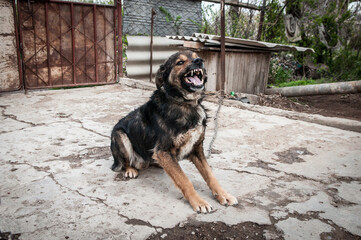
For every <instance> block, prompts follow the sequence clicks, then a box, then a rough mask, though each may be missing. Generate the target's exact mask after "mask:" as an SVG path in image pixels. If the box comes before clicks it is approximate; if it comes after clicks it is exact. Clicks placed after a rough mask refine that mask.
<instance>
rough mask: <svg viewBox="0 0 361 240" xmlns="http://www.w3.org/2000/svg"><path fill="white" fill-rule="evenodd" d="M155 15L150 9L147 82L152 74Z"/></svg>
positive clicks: (150, 79)
mask: <svg viewBox="0 0 361 240" xmlns="http://www.w3.org/2000/svg"><path fill="white" fill-rule="evenodd" d="M155 14H156V12H155V10H154V8H152V17H151V19H150V60H149V62H150V69H149V71H150V72H149V82H152V72H153V31H154V15H155Z"/></svg>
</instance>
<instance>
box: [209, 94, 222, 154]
mask: <svg viewBox="0 0 361 240" xmlns="http://www.w3.org/2000/svg"><path fill="white" fill-rule="evenodd" d="M223 98H224V97H223V96H222V95H221V94H218V109H217V112H216V115H215V116H214V133H213V137H212V140H211V142H210V143H209V147H208V152H207V159H208V158H210V157H211V154H212V147H213V144H214V141H215V140H216V138H217V134H218V116H219V112H220V111H221V107H222V104H223Z"/></svg>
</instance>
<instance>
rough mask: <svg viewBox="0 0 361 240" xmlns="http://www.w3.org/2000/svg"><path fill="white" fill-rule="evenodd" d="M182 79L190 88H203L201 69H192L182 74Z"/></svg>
mask: <svg viewBox="0 0 361 240" xmlns="http://www.w3.org/2000/svg"><path fill="white" fill-rule="evenodd" d="M184 81H185V83H187V84H188V85H190V87H191V88H195V89H202V88H203V69H200V68H199V69H192V70H190V71H189V72H187V73H186V74H184Z"/></svg>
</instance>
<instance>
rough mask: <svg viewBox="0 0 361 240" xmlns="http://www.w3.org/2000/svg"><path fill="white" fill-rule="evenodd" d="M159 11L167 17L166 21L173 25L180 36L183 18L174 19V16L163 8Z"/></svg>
mask: <svg viewBox="0 0 361 240" xmlns="http://www.w3.org/2000/svg"><path fill="white" fill-rule="evenodd" d="M159 10H160V11H161V12H162V13H163V14H164V15H165V20H166V21H167V23H170V24H172V26H173V28H174V30H175V32H176V34H177V35H179V34H180V28H181V26H182V24H183V22H182V21H181V18H182V17H181V16H176V17H173V16H172V14H171V13H170V12H169V11H168V10H167V9H165V8H164V7H162V6H160V7H159Z"/></svg>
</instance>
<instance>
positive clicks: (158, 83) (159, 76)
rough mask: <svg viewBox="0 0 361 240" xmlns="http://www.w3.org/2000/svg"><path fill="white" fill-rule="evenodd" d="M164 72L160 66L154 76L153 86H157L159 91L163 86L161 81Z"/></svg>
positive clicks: (163, 68) (162, 66)
mask: <svg viewBox="0 0 361 240" xmlns="http://www.w3.org/2000/svg"><path fill="white" fill-rule="evenodd" d="M164 72H165V67H164V65H163V64H162V65H160V67H159V69H158V71H157V73H156V75H155V85H156V86H157V89H160V88H161V87H162V86H163V83H164V79H163V74H164Z"/></svg>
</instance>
